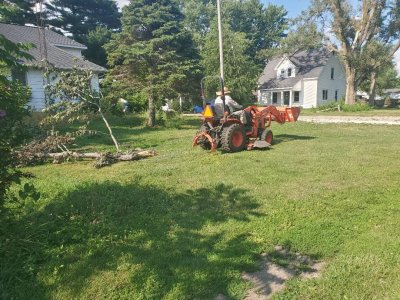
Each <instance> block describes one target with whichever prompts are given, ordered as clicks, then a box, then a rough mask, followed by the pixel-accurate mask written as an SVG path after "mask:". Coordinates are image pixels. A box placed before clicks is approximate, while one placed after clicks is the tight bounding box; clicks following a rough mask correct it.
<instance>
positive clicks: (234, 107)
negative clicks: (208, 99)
mask: <svg viewBox="0 0 400 300" xmlns="http://www.w3.org/2000/svg"><path fill="white" fill-rule="evenodd" d="M230 93H231V91H230V90H229V89H228V88H227V87H224V95H225V106H226V107H228V109H229V114H230V115H236V116H238V118H239V119H240V120H241V121H242V122H243V123H244V124H246V115H245V113H244V111H243V110H242V108H243V106H242V105H240V104H239V103H237V102H236V101H235V100H233V99H232V97H231V96H230V95H229V94H230ZM216 94H217V96H218V97H217V98H216V99H215V101H214V109H215V114H216V115H217V116H218V117H222V116H223V115H224V103H223V101H222V98H221V96H222V92H221V91H217V92H216Z"/></svg>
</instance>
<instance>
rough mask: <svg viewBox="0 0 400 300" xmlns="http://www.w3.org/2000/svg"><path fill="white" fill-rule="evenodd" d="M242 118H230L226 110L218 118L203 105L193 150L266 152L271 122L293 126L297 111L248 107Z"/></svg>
mask: <svg viewBox="0 0 400 300" xmlns="http://www.w3.org/2000/svg"><path fill="white" fill-rule="evenodd" d="M203 100H204V98H203ZM242 114H244V116H245V117H244V118H240V117H239V116H238V115H236V114H230V113H229V110H228V109H225V111H224V115H223V116H222V117H217V116H216V115H215V111H214V109H213V107H212V106H210V105H205V109H204V112H203V116H202V120H203V124H202V126H201V128H200V131H199V132H198V133H197V134H196V136H195V137H194V139H193V147H194V146H197V145H199V146H201V147H202V148H203V149H207V150H211V151H212V152H213V151H215V150H216V149H217V148H221V150H222V151H225V152H237V151H241V150H244V149H247V150H252V149H253V148H267V147H269V146H270V145H271V144H272V142H273V138H274V136H273V134H272V131H271V129H270V126H271V122H272V121H276V122H278V123H280V124H283V123H285V122H296V121H297V118H298V116H299V114H300V108H299V107H276V106H273V105H269V106H249V107H247V108H245V109H244V110H243V112H242ZM241 119H242V120H241ZM243 119H244V120H245V122H243Z"/></svg>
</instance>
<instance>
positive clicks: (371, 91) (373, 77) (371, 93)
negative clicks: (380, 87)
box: [368, 72, 376, 106]
mask: <svg viewBox="0 0 400 300" xmlns="http://www.w3.org/2000/svg"><path fill="white" fill-rule="evenodd" d="M375 96H376V72H372V73H371V83H370V86H369V101H368V102H369V105H371V106H373V105H374V104H375Z"/></svg>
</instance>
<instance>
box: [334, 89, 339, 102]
mask: <svg viewBox="0 0 400 300" xmlns="http://www.w3.org/2000/svg"><path fill="white" fill-rule="evenodd" d="M338 94H339V91H338V90H336V91H335V101H337V100H338Z"/></svg>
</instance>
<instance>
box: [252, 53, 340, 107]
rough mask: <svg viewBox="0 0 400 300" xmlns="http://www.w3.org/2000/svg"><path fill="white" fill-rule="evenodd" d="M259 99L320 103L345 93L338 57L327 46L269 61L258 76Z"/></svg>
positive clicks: (292, 103)
mask: <svg viewBox="0 0 400 300" xmlns="http://www.w3.org/2000/svg"><path fill="white" fill-rule="evenodd" d="M258 86H259V87H258V101H259V102H260V103H262V104H269V105H271V104H272V105H277V106H280V105H288V106H301V107H304V108H312V107H317V106H318V105H321V104H325V103H328V102H330V101H338V100H339V99H340V98H341V97H343V96H344V95H345V92H346V81H345V75H344V70H343V67H342V64H341V62H340V60H339V58H338V57H337V56H336V55H334V53H333V52H330V51H329V50H328V49H326V48H320V49H314V50H308V51H302V52H298V53H295V54H293V55H291V56H284V57H280V58H276V59H273V60H271V61H269V62H268V63H267V65H266V67H265V69H264V72H263V74H262V75H261V77H260V78H259V80H258Z"/></svg>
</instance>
